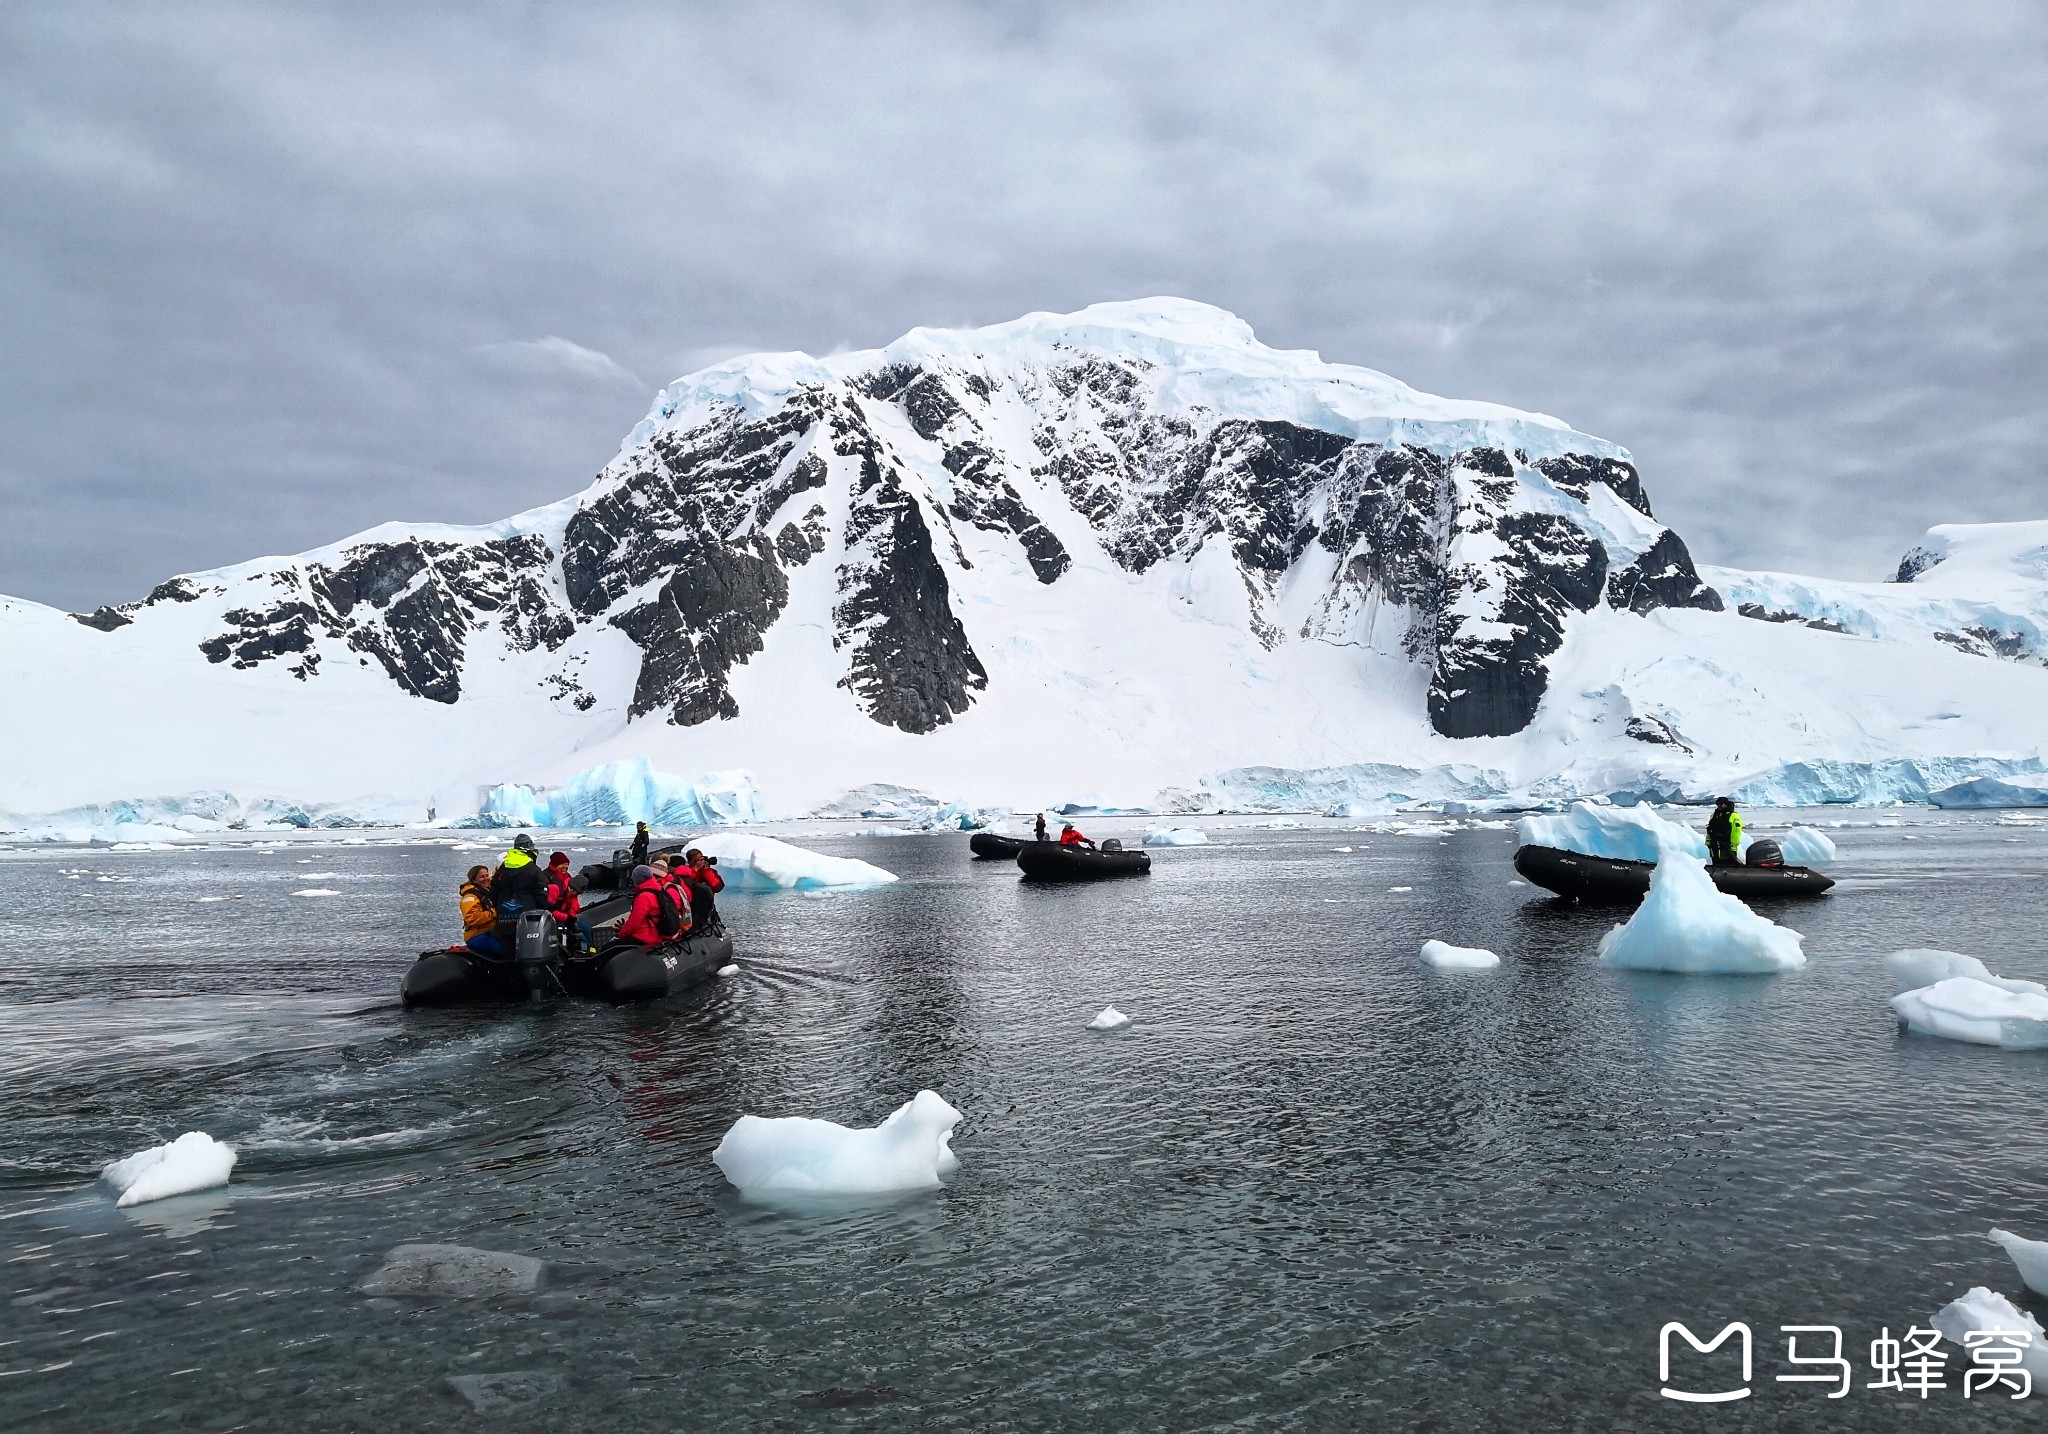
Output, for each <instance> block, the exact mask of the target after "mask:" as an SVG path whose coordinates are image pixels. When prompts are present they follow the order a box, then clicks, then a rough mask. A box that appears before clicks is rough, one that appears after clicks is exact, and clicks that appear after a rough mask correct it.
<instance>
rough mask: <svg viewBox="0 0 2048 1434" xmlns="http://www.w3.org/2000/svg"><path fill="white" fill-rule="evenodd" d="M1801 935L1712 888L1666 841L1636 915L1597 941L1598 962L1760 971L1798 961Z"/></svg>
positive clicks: (1698, 867)
mask: <svg viewBox="0 0 2048 1434" xmlns="http://www.w3.org/2000/svg"><path fill="white" fill-rule="evenodd" d="M1804 939H1805V938H1804V937H1802V936H1801V935H1800V934H1799V933H1798V932H1797V931H1793V930H1790V929H1788V928H1786V927H1783V926H1780V925H1778V923H1777V922H1775V921H1772V920H1769V919H1768V918H1766V917H1762V916H1759V915H1757V914H1756V913H1755V912H1754V911H1751V910H1750V909H1749V908H1748V907H1747V906H1744V905H1743V904H1742V903H1741V902H1740V901H1738V900H1736V899H1735V898H1734V897H1732V896H1728V895H1726V894H1724V893H1723V892H1721V891H1719V890H1717V889H1716V888H1715V886H1714V879H1713V878H1712V877H1710V876H1708V875H1707V866H1706V863H1705V862H1703V861H1700V860H1699V859H1698V858H1697V857H1694V856H1692V855H1690V854H1689V853H1687V852H1686V851H1685V850H1684V848H1683V847H1681V846H1679V845H1677V844H1675V843H1670V844H1666V845H1665V846H1664V848H1663V851H1662V854H1661V855H1660V856H1659V857H1658V859H1657V869H1656V870H1655V871H1653V872H1651V873H1650V894H1649V895H1648V896H1646V897H1644V898H1643V904H1642V905H1641V906H1640V907H1638V908H1637V909H1636V914H1635V915H1634V916H1632V917H1630V918H1629V919H1628V921H1627V922H1626V923H1625V924H1623V925H1621V926H1617V927H1615V928H1614V929H1613V930H1611V931H1609V932H1608V933H1607V934H1606V935H1605V936H1603V937H1601V938H1600V960H1601V963H1602V964H1603V965H1607V966H1619V967H1624V968H1627V969H1630V970H1636V971H1677V972H1683V973H1685V974H1688V975H1768V974H1770V973H1771V972H1774V971H1794V970H1797V969H1798V968H1799V967H1801V966H1804V965H1805V964H1806V953H1805V952H1803V951H1801V950H1800V949H1799V946H1800V942H1801V941H1803V940H1804Z"/></svg>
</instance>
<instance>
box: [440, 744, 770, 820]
mask: <svg viewBox="0 0 2048 1434" xmlns="http://www.w3.org/2000/svg"><path fill="white" fill-rule="evenodd" d="M767 815H768V812H767V806H766V804H765V803H764V802H763V800H762V797H761V791H760V788H759V787H757V786H756V785H755V784H754V774H753V773H752V772H748V771H735V772H710V773H707V774H705V775H704V776H701V777H699V778H697V780H696V781H694V782H686V781H684V780H683V779H682V778H681V777H676V776H671V775H670V774H669V773H667V772H661V771H657V770H655V767H654V764H653V763H652V762H650V761H648V760H647V759H646V758H645V757H632V758H628V759H626V760H624V761H619V762H607V763H605V764H604V765H603V766H601V767H590V768H588V769H586V770H584V771H581V772H578V773H576V775H575V776H573V777H571V778H569V779H568V780H567V781H566V782H563V783H562V784H561V785H560V786H558V787H530V786H526V785H524V784H522V783H518V782H510V783H506V784H505V785H503V786H496V787H492V788H490V789H489V790H488V791H486V792H485V793H484V795H483V799H482V800H481V801H480V802H478V803H477V811H476V815H475V816H473V817H466V818H464V819H463V820H462V821H460V822H458V823H456V825H458V826H478V827H542V828H545V827H588V826H595V825H599V824H602V825H606V826H630V825H632V824H633V823H634V822H646V823H647V824H648V825H649V826H652V827H669V828H674V827H701V826H718V825H727V824H733V823H739V822H758V821H765V820H766V819H767Z"/></svg>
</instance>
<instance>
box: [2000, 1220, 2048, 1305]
mask: <svg viewBox="0 0 2048 1434" xmlns="http://www.w3.org/2000/svg"><path fill="white" fill-rule="evenodd" d="M1991 1238H1992V1239H1994V1240H1996V1241H1998V1243H1999V1244H2001V1245H2003V1246H2005V1252H2006V1253H2007V1254H2008V1255H2011V1256H2012V1262H2013V1263H2014V1264H2015V1265H2017V1266H2019V1270H2020V1278H2021V1279H2023V1280H2025V1281H2026V1282H2027V1288H2028V1289H2030V1290H2032V1291H2033V1292H2034V1293H2035V1294H2037V1295H2048V1240H2028V1239H2024V1238H2022V1237H2021V1236H2018V1235H2015V1234H2014V1233H2013V1232H2012V1231H2010V1230H1993V1231H1992V1232H1991Z"/></svg>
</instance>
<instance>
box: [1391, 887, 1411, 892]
mask: <svg viewBox="0 0 2048 1434" xmlns="http://www.w3.org/2000/svg"><path fill="white" fill-rule="evenodd" d="M1387 890H1388V891H1389V892H1394V891H1413V890H1415V888H1414V887H1412V886H1390V887H1388V888H1387Z"/></svg>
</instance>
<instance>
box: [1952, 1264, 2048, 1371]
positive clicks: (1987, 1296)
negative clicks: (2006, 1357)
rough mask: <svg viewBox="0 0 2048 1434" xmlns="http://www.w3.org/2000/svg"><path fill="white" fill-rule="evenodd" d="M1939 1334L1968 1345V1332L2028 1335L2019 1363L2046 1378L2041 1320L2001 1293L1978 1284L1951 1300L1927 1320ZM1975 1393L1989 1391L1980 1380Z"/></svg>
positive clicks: (2047, 1347) (2047, 1368) (2046, 1352)
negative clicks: (1995, 1331) (1998, 1331)
mask: <svg viewBox="0 0 2048 1434" xmlns="http://www.w3.org/2000/svg"><path fill="white" fill-rule="evenodd" d="M1928 1323H1929V1324H1931V1325H1933V1326H1934V1328H1936V1329H1938V1330H1940V1331H1941V1337H1942V1338H1943V1339H1947V1340H1953V1341H1954V1342H1955V1343H1956V1344H1958V1345H1961V1346H1963V1347H1964V1348H1966V1349H1967V1348H1968V1347H1969V1344H1968V1339H1967V1336H1969V1335H1972V1334H1982V1333H1985V1332H1986V1331H1990V1330H2000V1331H2003V1332H2004V1333H2006V1334H2027V1335H2030V1336H2031V1338H2029V1339H2028V1340H2027V1342H2026V1346H2025V1349H2024V1352H2023V1353H2022V1354H2021V1355H2020V1360H2019V1366H2020V1368H2021V1369H2024V1370H2026V1371H2027V1373H2028V1374H2030V1375H2032V1376H2033V1378H2034V1379H2035V1380H2036V1381H2039V1380H2044V1379H2048V1344H2044V1342H2043V1334H2042V1330H2041V1326H2040V1324H2039V1323H2038V1322H2037V1321H2036V1320H2035V1319H2034V1317H2033V1316H2032V1315H2030V1314H2028V1313H2027V1312H2026V1311H2025V1310H2023V1309H2020V1308H2019V1307H2017V1306H2016V1305H2014V1304H2013V1302H2012V1301H2011V1300H2009V1299H2007V1298H2006V1297H2005V1296H2004V1295H2001V1294H1999V1293H1997V1292H1996V1291H1993V1290H1989V1289H1986V1288H1985V1287H1984V1286H1983V1285H1978V1286H1976V1287H1975V1288H1974V1289H1972V1290H1971V1291H1970V1292H1969V1293H1968V1294H1965V1295H1963V1296H1962V1297H1961V1298H1959V1299H1953V1300H1950V1301H1949V1302H1948V1303H1947V1304H1945V1305H1943V1306H1942V1307H1941V1310H1940V1312H1939V1313H1938V1314H1936V1315H1935V1316H1934V1318H1933V1319H1931V1320H1929V1321H1928ZM1976 1392H1977V1393H1980V1394H1988V1393H1990V1392H1991V1391H1989V1390H1987V1389H1985V1388H1983V1385H1982V1382H1981V1380H1980V1382H1979V1385H1978V1388H1977V1391H1976Z"/></svg>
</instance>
